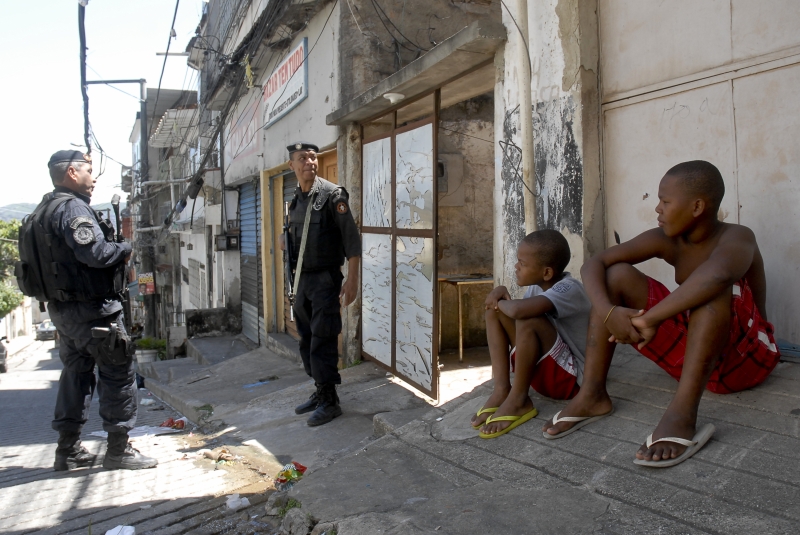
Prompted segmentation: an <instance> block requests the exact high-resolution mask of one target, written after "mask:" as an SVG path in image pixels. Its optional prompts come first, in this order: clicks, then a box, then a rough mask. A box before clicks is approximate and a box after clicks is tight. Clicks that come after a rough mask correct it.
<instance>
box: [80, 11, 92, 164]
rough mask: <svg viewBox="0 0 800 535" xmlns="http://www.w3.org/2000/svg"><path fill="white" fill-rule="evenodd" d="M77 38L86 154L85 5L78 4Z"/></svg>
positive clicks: (88, 141) (89, 146) (89, 151)
mask: <svg viewBox="0 0 800 535" xmlns="http://www.w3.org/2000/svg"><path fill="white" fill-rule="evenodd" d="M78 39H79V41H80V47H81V51H80V61H81V96H82V97H83V142H84V143H86V151H87V154H89V155H90V156H91V154H92V143H91V136H90V134H89V130H90V129H91V127H90V126H89V92H88V89H87V85H86V7H85V6H83V5H82V4H78Z"/></svg>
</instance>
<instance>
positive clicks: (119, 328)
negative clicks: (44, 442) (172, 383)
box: [33, 150, 158, 470]
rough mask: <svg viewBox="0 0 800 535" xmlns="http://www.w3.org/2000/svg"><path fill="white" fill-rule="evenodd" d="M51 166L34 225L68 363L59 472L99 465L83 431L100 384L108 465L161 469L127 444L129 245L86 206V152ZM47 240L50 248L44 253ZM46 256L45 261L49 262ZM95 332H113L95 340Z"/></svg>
mask: <svg viewBox="0 0 800 535" xmlns="http://www.w3.org/2000/svg"><path fill="white" fill-rule="evenodd" d="M47 167H48V168H49V170H50V178H51V179H52V181H53V185H54V186H55V187H54V189H53V191H52V192H51V193H48V194H46V195H45V196H44V198H43V199H42V203H41V204H40V205H39V207H38V208H37V209H36V211H34V214H37V213H39V214H42V216H41V217H42V219H41V220H40V221H41V222H42V224H41V225H38V226H37V225H34V227H33V228H34V229H35V233H34V235H35V238H36V242H37V245H38V247H39V249H38V251H39V253H38V256H39V260H40V266H41V271H42V279H43V280H44V286H45V288H46V293H47V297H48V310H49V312H50V318H51V319H52V321H53V323H54V324H55V326H56V328H57V329H58V334H59V337H60V344H59V355H60V357H61V361H62V362H63V365H64V367H63V370H62V371H61V377H60V379H59V383H58V397H57V398H56V408H55V417H54V419H53V424H52V425H53V429H55V430H56V431H58V433H59V439H58V447H57V449H56V460H55V465H54V466H55V469H56V470H71V469H73V468H78V467H81V466H89V465H92V464H93V463H94V461H95V456H94V455H91V454H90V453H88V452H87V451H86V449H85V448H83V447H82V446H81V442H80V433H81V428H82V427H83V425H84V424H85V423H86V420H87V415H88V410H89V404H90V402H91V399H92V396H93V394H94V390H95V387H96V386H97V390H98V394H99V398H100V416H101V418H102V419H103V429H104V430H105V431H107V432H108V450H107V452H106V456H105V458H104V460H103V467H105V468H112V469H115V468H125V469H138V468H150V467H153V466H155V465H156V464H158V462H157V461H156V460H155V459H151V458H148V457H145V456H144V455H142V454H140V453H139V452H138V451H136V450H135V449H133V448H132V447H131V446H130V445H129V444H128V431H130V430H131V429H132V428H133V427H134V425H135V423H136V409H137V399H136V381H135V373H134V368H133V361H132V358H131V357H130V351H128V350H127V345H126V344H127V342H128V341H129V339H128V338H127V334H126V333H125V330H124V329H125V328H124V322H123V320H124V318H123V317H122V304H121V302H120V297H119V296H120V292H121V291H122V289H123V288H124V284H125V282H126V281H125V262H126V258H127V257H129V255H130V253H131V245H130V244H129V243H124V242H123V243H117V242H115V241H114V229H113V226H112V225H111V222H110V221H108V220H104V219H103V218H102V216H101V215H100V213H99V212H95V211H94V210H92V208H90V207H89V202H90V199H91V196H92V190H94V184H95V181H96V180H95V179H94V178H93V177H92V162H91V158H90V157H89V156H88V155H85V154H83V153H81V152H79V151H74V150H62V151H58V152H56V153H55V154H53V156H52V157H51V158H50V161H49V162H48V164H47ZM42 242H45V243H47V244H48V247H47V250H46V251H43V250H42V248H41V245H40V244H41V243H42ZM43 255H46V256H48V258H47V259H46V261H44V260H43V259H42V257H43ZM92 328H99V329H97V330H96V331H95V332H96V333H103V332H107V333H109V334H108V335H107V336H106V337H105V338H100V337H98V336H95V337H93V332H92ZM95 366H96V367H97V369H98V375H97V377H99V385H98V384H97V381H98V379H97V377H96V376H95Z"/></svg>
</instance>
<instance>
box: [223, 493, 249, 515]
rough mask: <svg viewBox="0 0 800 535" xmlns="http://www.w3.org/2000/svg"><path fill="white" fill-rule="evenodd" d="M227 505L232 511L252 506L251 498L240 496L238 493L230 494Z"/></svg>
mask: <svg viewBox="0 0 800 535" xmlns="http://www.w3.org/2000/svg"><path fill="white" fill-rule="evenodd" d="M225 505H227V506H228V509H229V510H231V511H238V510H239V509H241V508H243V507H250V500H248V499H247V498H240V497H239V495H238V494H229V495H228V500H227V501H226V502H225Z"/></svg>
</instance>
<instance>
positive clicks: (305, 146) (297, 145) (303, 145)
mask: <svg viewBox="0 0 800 535" xmlns="http://www.w3.org/2000/svg"><path fill="white" fill-rule="evenodd" d="M286 150H288V151H289V156H291V155H292V153H293V152H297V151H299V150H313V151H314V152H319V147H317V146H316V145H314V144H313V143H307V142H305V141H296V142H294V143H292V144H291V145H287V146H286Z"/></svg>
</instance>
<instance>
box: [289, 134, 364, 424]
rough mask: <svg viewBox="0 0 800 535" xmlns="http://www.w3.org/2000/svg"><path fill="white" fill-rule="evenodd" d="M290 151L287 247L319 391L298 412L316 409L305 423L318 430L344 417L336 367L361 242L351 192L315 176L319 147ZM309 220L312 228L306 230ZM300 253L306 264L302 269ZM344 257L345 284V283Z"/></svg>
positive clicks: (304, 343) (309, 367)
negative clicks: (292, 179)
mask: <svg viewBox="0 0 800 535" xmlns="http://www.w3.org/2000/svg"><path fill="white" fill-rule="evenodd" d="M287 149H288V150H289V165H290V167H291V168H292V170H293V171H294V172H295V175H296V176H297V181H298V184H299V186H298V187H297V189H296V190H295V194H294V198H293V199H292V202H291V204H290V205H289V237H288V242H286V241H285V242H284V245H285V246H286V247H288V249H289V251H290V255H291V260H290V262H291V269H292V271H293V272H294V277H295V279H296V278H297V277H300V280H299V281H298V283H297V293H296V295H295V303H294V315H295V322H296V325H297V332H298V333H299V334H300V355H301V356H302V358H303V365H304V366H305V370H306V373H307V374H308V375H309V376H311V377H312V378H313V379H314V382H315V383H316V385H317V390H316V392H314V393H313V394H312V395H311V397H310V398H309V400H308V401H307V402H305V403H303V404H302V405H299V406H298V407H297V408H296V409H295V412H296V413H297V414H304V413H307V412H311V411H314V413H313V414H312V415H311V416H310V417H309V419H308V422H307V423H308V425H310V426H316V425H322V424H326V423H328V422H330V421H331V420H333V419H334V418H336V417H337V416H340V415H341V414H342V409H341V407H340V406H339V397H338V396H337V395H336V385H338V384H341V382H342V379H341V377H340V376H339V369H338V363H339V333H340V332H341V331H342V316H341V307H342V306H348V305H350V304H351V303H352V302H353V301H354V300H355V298H356V294H357V293H358V273H359V261H360V259H361V238H360V236H359V234H358V228H357V227H356V223H355V221H354V220H353V214H352V213H351V212H350V206H349V204H348V202H347V201H348V197H349V196H348V194H347V191H346V190H345V189H344V188H342V187H340V186H337V185H336V184H333V183H331V182H328V181H327V180H325V179H324V178H321V177H319V176H317V153H318V152H319V148H318V147H317V146H316V145H314V144H312V143H305V142H298V143H293V144H291V145H289V146H288V147H287ZM306 221H308V229H305V228H304V227H305V222H306ZM304 241H305V243H303V242H304ZM301 251H302V252H303V256H302V266H298V265H299V264H300V263H301V261H300V253H301ZM345 258H346V259H347V280H346V281H344V284H343V283H342V279H343V278H344V276H343V275H342V272H341V267H342V265H343V264H344V260H345Z"/></svg>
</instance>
